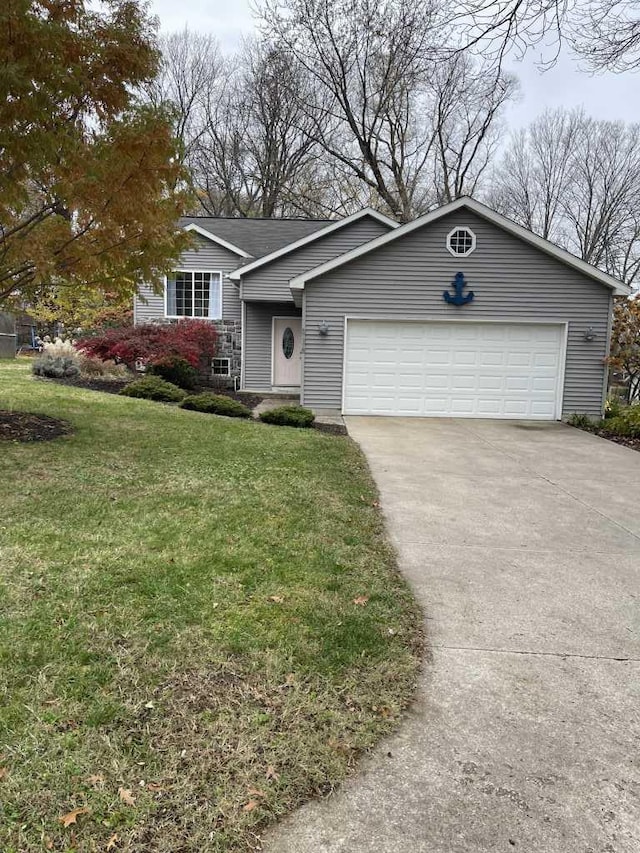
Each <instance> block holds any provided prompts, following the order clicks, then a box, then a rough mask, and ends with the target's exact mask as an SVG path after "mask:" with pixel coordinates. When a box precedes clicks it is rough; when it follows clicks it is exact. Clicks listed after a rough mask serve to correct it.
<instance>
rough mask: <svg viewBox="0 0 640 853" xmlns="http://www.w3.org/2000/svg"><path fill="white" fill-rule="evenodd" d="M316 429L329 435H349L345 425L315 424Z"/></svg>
mask: <svg viewBox="0 0 640 853" xmlns="http://www.w3.org/2000/svg"><path fill="white" fill-rule="evenodd" d="M313 426H314V428H315V429H317V430H319V431H320V432H328V433H329V435H348V432H347V428H346V426H345V425H344V424H318V423H315V424H314V425H313Z"/></svg>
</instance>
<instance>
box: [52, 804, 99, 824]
mask: <svg viewBox="0 0 640 853" xmlns="http://www.w3.org/2000/svg"><path fill="white" fill-rule="evenodd" d="M90 813H91V809H88V808H87V807H86V806H83V807H82V808H81V809H73V811H70V812H67V814H64V815H62V817H59V818H58V820H59V821H60V823H61V824H62V825H63V826H64V827H67V826H71V825H72V824H73V823H76V822H77V820H78V818H79V816H80V815H82V814H90Z"/></svg>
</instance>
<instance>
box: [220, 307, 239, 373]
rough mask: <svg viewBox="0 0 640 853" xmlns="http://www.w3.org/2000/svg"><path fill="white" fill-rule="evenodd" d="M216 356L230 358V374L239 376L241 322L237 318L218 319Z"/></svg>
mask: <svg viewBox="0 0 640 853" xmlns="http://www.w3.org/2000/svg"><path fill="white" fill-rule="evenodd" d="M215 327H216V330H217V332H218V355H217V358H229V359H231V376H232V377H234V376H240V368H241V366H242V323H241V322H240V321H239V320H218V321H216V323H215Z"/></svg>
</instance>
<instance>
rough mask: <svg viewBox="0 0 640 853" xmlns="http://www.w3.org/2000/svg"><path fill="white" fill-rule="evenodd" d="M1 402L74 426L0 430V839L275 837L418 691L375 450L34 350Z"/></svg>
mask: <svg viewBox="0 0 640 853" xmlns="http://www.w3.org/2000/svg"><path fill="white" fill-rule="evenodd" d="M0 408H4V409H23V410H27V411H32V412H40V413H45V414H47V415H52V416H57V417H61V418H65V419H67V420H69V421H71V422H72V424H73V425H74V427H75V434H74V435H71V436H64V437H62V438H58V439H56V440H55V441H53V442H42V443H37V444H16V443H7V442H4V443H0V492H1V494H0V507H1V508H2V512H1V515H0V850H2V851H3V853H14V851H15V853H18V851H19V853H31V851H36V850H37V851H43V850H56V851H70V850H77V851H82V853H89V851H104V850H106V849H109V850H114V851H140V853H142V852H143V851H144V853H153V851H157V853H160V851H162V853H175V851H178V850H179V851H182V852H183V853H187V851H194V853H195V851H198V853H209V852H210V851H211V853H213V851H235V850H250V849H255V848H256V845H257V839H258V837H259V835H260V833H261V830H262V829H263V828H264V827H265V826H266V825H267V824H268V823H269V822H271V821H273V820H275V819H277V818H278V817H280V816H282V815H283V814H285V813H286V812H288V811H290V810H291V809H292V808H294V807H295V806H296V805H298V804H299V803H301V802H302V801H304V800H305V799H307V798H309V797H311V796H314V795H317V794H319V793H325V792H327V791H329V790H330V789H331V788H332V787H333V786H334V785H335V784H336V783H337V782H338V781H339V780H340V779H342V778H343V777H344V775H345V774H346V773H347V772H348V770H349V768H350V767H352V766H353V763H354V761H355V759H356V757H357V756H358V754H359V753H361V752H362V750H364V749H367V748H368V747H370V746H371V745H372V744H374V743H375V742H376V741H377V740H378V739H379V738H380V737H381V736H382V735H383V734H385V733H386V732H388V731H389V730H391V729H392V728H393V727H394V726H396V725H397V722H398V719H399V717H400V714H401V712H402V709H403V708H404V707H405V706H406V704H407V702H408V701H409V700H410V697H411V693H412V689H413V684H414V680H415V676H416V672H417V668H418V666H419V663H418V660H419V654H420V643H419V623H420V619H419V614H418V613H417V610H416V607H415V605H414V602H413V599H412V597H411V595H410V593H409V591H408V589H407V587H406V585H405V583H404V582H403V581H402V580H401V579H400V578H399V576H398V575H397V574H396V572H395V570H394V560H393V555H392V553H391V551H390V549H389V546H388V544H387V542H386V540H385V536H384V532H383V527H382V521H381V517H380V511H379V509H378V508H377V505H376V493H375V489H374V486H373V484H372V482H371V479H370V477H369V474H368V472H367V468H366V465H365V463H364V460H363V457H362V455H361V454H360V452H359V450H358V449H357V447H356V446H355V445H354V444H352V443H351V442H350V441H349V440H348V439H345V438H336V437H333V436H328V435H324V434H321V433H318V432H316V431H312V430H309V431H304V430H294V429H288V428H282V427H269V426H266V425H264V424H258V423H249V422H238V421H232V420H228V419H225V418H218V417H215V416H212V415H206V414H200V413H198V412H190V411H185V410H182V409H178V408H176V407H170V406H165V405H162V404H158V403H152V402H148V401H143V400H135V399H129V398H124V397H117V396H112V395H107V394H99V393H95V392H91V391H83V390H79V389H75V388H69V387H64V386H61V385H56V384H54V383H52V382H48V381H45V380H36V379H33V378H31V376H30V375H29V365H28V364H25V363H21V362H1V363H0ZM76 809H86V810H87V811H82V812H80V813H78V814H77V815H76V816H75V822H71V823H69V825H68V826H66V827H65V826H64V825H63V822H62V821H60V820H59V819H60V818H61V817H62V816H64V815H68V814H69V813H71V812H73V811H74V810H76ZM71 819H73V816H71ZM108 845H111V846H108Z"/></svg>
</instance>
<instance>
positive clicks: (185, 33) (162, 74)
mask: <svg viewBox="0 0 640 853" xmlns="http://www.w3.org/2000/svg"><path fill="white" fill-rule="evenodd" d="M158 46H159V48H160V51H161V55H162V60H161V63H160V69H159V73H158V75H157V76H156V77H155V79H153V80H151V81H149V82H148V83H146V84H145V85H144V86H143V88H142V97H143V98H144V99H145V100H147V101H149V102H150V103H152V104H153V105H154V106H156V107H157V106H161V105H162V106H169V107H170V109H171V114H172V116H173V120H174V133H175V135H176V137H177V139H178V140H179V141H180V143H181V149H182V156H183V159H184V162H185V163H187V164H188V165H190V166H191V165H192V161H193V158H194V155H195V153H196V151H197V148H198V145H199V142H200V140H201V138H202V136H203V134H204V132H205V127H206V108H207V103H208V102H209V100H210V98H211V97H212V94H213V92H214V91H215V90H216V88H217V86H218V85H219V83H220V79H221V76H222V75H223V73H224V70H225V65H224V61H223V59H222V56H221V54H220V50H219V47H218V43H217V42H216V40H215V39H214V38H213V36H211V35H203V34H200V33H194V32H192V31H191V30H188V29H184V30H182V31H181V32H175V33H171V34H169V35H165V36H162V37H161V38H160V41H159V45H158Z"/></svg>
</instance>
